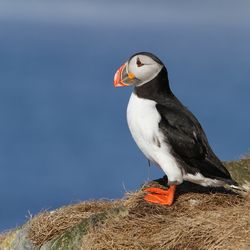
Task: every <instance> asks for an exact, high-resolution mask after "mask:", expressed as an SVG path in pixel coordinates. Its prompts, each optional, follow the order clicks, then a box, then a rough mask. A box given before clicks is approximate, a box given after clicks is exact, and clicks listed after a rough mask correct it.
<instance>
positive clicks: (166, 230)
mask: <svg viewBox="0 0 250 250" xmlns="http://www.w3.org/2000/svg"><path fill="white" fill-rule="evenodd" d="M125 204H126V205H127V206H128V207H129V210H130V213H129V215H128V216H127V217H125V218H123V219H120V220H119V221H117V219H116V218H113V219H112V220H109V221H106V223H104V225H103V226H102V227H98V228H92V229H91V230H90V231H89V233H88V234H87V236H86V237H84V238H83V243H82V249H119V250H123V249H131V250H132V249H159V250H161V249H164V250H166V249H176V250H177V249H178V250H179V249H250V238H249V235H250V216H249V209H250V197H249V196H246V197H245V198H242V197H240V196H237V195H232V194H225V193H214V194H212V193H211V194H206V193H185V194H182V195H180V196H179V197H178V199H177V201H176V202H175V204H174V205H173V206H171V207H166V206H159V205H152V204H149V203H146V202H145V201H144V200H143V192H139V193H134V194H131V195H130V196H129V198H128V200H126V201H125Z"/></svg>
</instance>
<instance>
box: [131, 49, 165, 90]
mask: <svg viewBox="0 0 250 250" xmlns="http://www.w3.org/2000/svg"><path fill="white" fill-rule="evenodd" d="M162 68H163V65H162V64H159V63H158V62H156V61H154V60H153V59H152V58H151V57H149V56H146V55H140V54H139V55H135V56H134V57H132V58H131V59H130V60H129V62H128V65H127V67H126V71H127V74H129V73H132V74H134V76H135V78H136V79H137V80H138V81H137V83H136V84H135V85H136V86H140V85H143V84H144V83H147V82H149V81H150V80H152V79H154V78H155V77H156V76H157V75H158V74H159V72H160V71H161V69H162Z"/></svg>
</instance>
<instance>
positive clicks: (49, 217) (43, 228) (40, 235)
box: [28, 201, 117, 246]
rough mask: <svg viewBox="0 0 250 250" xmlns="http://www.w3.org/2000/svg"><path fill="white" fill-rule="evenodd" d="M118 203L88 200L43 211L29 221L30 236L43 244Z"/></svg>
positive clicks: (35, 242)
mask: <svg viewBox="0 0 250 250" xmlns="http://www.w3.org/2000/svg"><path fill="white" fill-rule="evenodd" d="M116 203H117V202H110V201H93V202H91V201H88V202H82V203H79V204H74V205H71V206H67V207H62V208H60V209H58V210H55V211H52V212H48V211H45V212H41V213H40V214H38V215H36V216H35V217H34V218H32V219H31V220H30V221H29V222H28V232H29V238H30V239H31V240H32V242H33V243H34V244H35V245H37V246H41V245H42V244H43V243H45V242H47V241H49V240H51V239H52V238H53V237H54V236H56V235H60V234H61V233H62V232H64V231H65V230H66V229H68V228H70V227H72V226H74V225H76V224H78V223H79V222H80V221H81V220H82V219H84V218H88V217H89V216H90V215H92V214H94V213H98V212H101V211H103V210H106V209H109V208H111V207H113V206H115V205H116Z"/></svg>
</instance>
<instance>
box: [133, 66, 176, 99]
mask: <svg viewBox="0 0 250 250" xmlns="http://www.w3.org/2000/svg"><path fill="white" fill-rule="evenodd" d="M134 93H135V94H136V95H137V96H138V97H140V98H145V99H150V100H157V99H159V98H161V97H166V96H172V95H173V93H172V91H171V89H170V87H169V81H168V72H167V69H166V68H165V67H163V68H162V70H161V71H160V73H159V74H158V75H157V76H156V77H155V78H154V79H152V80H151V81H149V82H147V83H145V84H143V85H141V86H138V87H135V88H134Z"/></svg>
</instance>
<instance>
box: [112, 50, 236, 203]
mask: <svg viewBox="0 0 250 250" xmlns="http://www.w3.org/2000/svg"><path fill="white" fill-rule="evenodd" d="M114 86H115V87H124V86H133V88H134V89H133V92H132V94H131V96H130V99H129V103H128V106H127V122H128V127H129V129H130V132H131V134H132V137H133V139H134V140H135V142H136V144H137V146H138V147H139V149H140V150H141V151H142V153H143V154H144V155H145V157H146V158H147V159H148V161H149V162H150V163H152V164H154V165H156V166H159V167H160V168H161V169H162V170H163V172H164V173H165V174H166V176H167V181H168V183H167V184H168V185H167V187H168V188H167V189H165V188H156V187H149V188H146V189H144V191H145V193H146V195H145V196H144V199H145V200H146V201H148V202H152V203H158V204H162V205H172V204H173V201H174V195H175V191H176V186H177V185H180V184H181V183H182V182H183V181H189V182H192V183H195V184H199V185H201V186H205V187H207V186H212V187H221V186H224V185H226V184H228V185H232V186H238V184H237V182H236V181H234V180H233V179H232V177H231V175H230V173H229V172H228V170H227V169H226V168H225V167H224V166H223V164H222V162H221V161H220V160H219V158H218V157H217V156H216V155H215V153H214V152H213V150H212V149H211V147H210V145H209V143H208V139H207V136H206V134H205V132H204V130H203V128H202V126H201V124H200V123H199V121H198V120H197V118H196V117H195V116H194V115H193V114H192V113H191V112H190V111H189V110H188V108H187V107H185V106H184V105H183V104H182V103H181V102H180V101H179V100H178V99H177V97H176V96H175V95H174V94H173V92H172V90H171V89H170V85H169V79H168V71H167V68H166V67H165V65H164V64H163V62H162V61H161V60H160V59H159V58H158V57H157V56H155V55H154V54H152V53H149V52H139V53H136V54H134V55H132V56H131V57H130V58H129V59H128V61H127V62H125V63H124V64H122V66H121V67H120V68H119V69H118V70H117V71H116V73H115V76H114Z"/></svg>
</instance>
